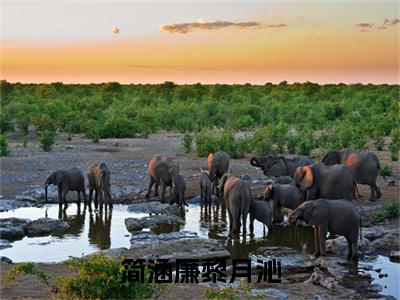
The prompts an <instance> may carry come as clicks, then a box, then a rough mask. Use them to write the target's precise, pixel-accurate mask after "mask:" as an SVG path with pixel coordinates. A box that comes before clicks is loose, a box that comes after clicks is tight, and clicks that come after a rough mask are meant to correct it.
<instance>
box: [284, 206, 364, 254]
mask: <svg viewBox="0 0 400 300" xmlns="http://www.w3.org/2000/svg"><path fill="white" fill-rule="evenodd" d="M297 220H303V221H305V222H306V223H308V224H309V225H313V226H314V241H315V256H316V257H318V256H320V255H321V256H325V255H326V250H325V240H326V234H327V232H328V231H329V232H330V233H331V234H337V235H343V236H344V237H345V238H346V240H347V244H348V254H347V258H348V259H350V258H351V259H353V260H357V258H358V249H357V243H358V234H359V232H360V238H362V237H361V236H362V235H361V217H360V214H359V212H358V211H357V208H356V207H355V206H354V205H353V204H352V203H351V202H350V201H347V200H346V199H340V200H326V199H318V200H315V201H306V202H304V203H302V204H300V206H299V207H298V208H296V209H295V210H294V211H293V212H291V213H290V214H289V221H290V223H291V224H294V223H296V221H297Z"/></svg>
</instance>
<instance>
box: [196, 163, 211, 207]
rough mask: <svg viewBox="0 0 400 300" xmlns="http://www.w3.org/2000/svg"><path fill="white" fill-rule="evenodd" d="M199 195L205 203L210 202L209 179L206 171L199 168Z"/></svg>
mask: <svg viewBox="0 0 400 300" xmlns="http://www.w3.org/2000/svg"><path fill="white" fill-rule="evenodd" d="M199 184H200V197H201V200H203V199H204V200H205V203H206V204H207V203H208V204H211V185H212V184H211V179H210V175H208V172H207V171H204V170H203V169H200V178H199Z"/></svg>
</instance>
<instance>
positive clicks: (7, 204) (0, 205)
mask: <svg viewBox="0 0 400 300" xmlns="http://www.w3.org/2000/svg"><path fill="white" fill-rule="evenodd" d="M28 206H31V205H30V203H27V202H24V201H19V200H1V201H0V212H3V211H9V210H14V209H17V208H20V207H28Z"/></svg>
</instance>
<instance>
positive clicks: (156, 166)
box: [145, 156, 179, 202]
mask: <svg viewBox="0 0 400 300" xmlns="http://www.w3.org/2000/svg"><path fill="white" fill-rule="evenodd" d="M149 173H150V182H149V188H148V191H147V193H146V195H145V197H146V199H148V198H149V197H150V192H151V188H152V187H153V184H155V192H154V196H155V197H157V196H158V186H159V185H160V186H161V197H160V198H161V202H164V198H165V189H166V187H167V186H169V187H170V196H171V199H172V177H173V176H175V175H177V174H179V165H178V164H177V163H176V162H174V161H173V160H172V159H171V158H169V157H162V156H154V157H153V158H152V159H151V160H150V163H149Z"/></svg>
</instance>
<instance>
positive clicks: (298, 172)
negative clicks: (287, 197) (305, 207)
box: [293, 167, 304, 187]
mask: <svg viewBox="0 0 400 300" xmlns="http://www.w3.org/2000/svg"><path fill="white" fill-rule="evenodd" d="M303 177H304V170H303V167H297V169H296V172H295V173H294V178H293V181H294V182H295V184H296V185H297V186H298V187H300V186H301V182H302V180H303Z"/></svg>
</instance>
